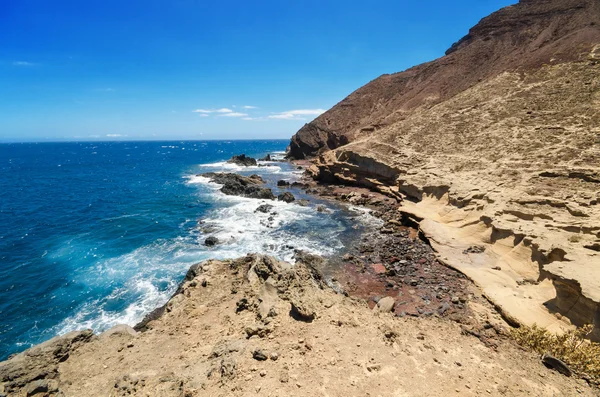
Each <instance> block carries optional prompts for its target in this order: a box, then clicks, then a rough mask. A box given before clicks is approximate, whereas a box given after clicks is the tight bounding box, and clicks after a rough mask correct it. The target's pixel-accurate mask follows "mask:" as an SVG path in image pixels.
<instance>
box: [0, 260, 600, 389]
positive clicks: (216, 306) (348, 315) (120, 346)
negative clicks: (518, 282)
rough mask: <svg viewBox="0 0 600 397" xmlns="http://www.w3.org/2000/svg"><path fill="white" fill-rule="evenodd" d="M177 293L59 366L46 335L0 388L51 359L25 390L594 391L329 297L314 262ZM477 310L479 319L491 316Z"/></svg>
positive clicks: (202, 279)
mask: <svg viewBox="0 0 600 397" xmlns="http://www.w3.org/2000/svg"><path fill="white" fill-rule="evenodd" d="M179 292H180V293H179V294H178V295H176V296H175V297H174V298H172V299H171V301H170V302H169V303H168V304H167V306H166V310H165V313H164V315H163V316H162V317H160V318H159V319H156V320H154V321H151V322H149V323H148V324H147V326H146V327H147V330H146V331H145V332H135V331H133V330H132V329H131V328H129V327H124V326H122V327H118V328H116V329H114V330H111V331H108V332H106V333H104V334H101V335H100V336H97V337H96V336H94V337H91V338H88V339H86V340H82V341H81V342H77V343H76V342H72V344H71V347H70V351H69V354H68V359H66V360H64V361H63V362H60V360H55V361H54V362H53V361H52V357H54V356H55V355H56V354H57V353H56V352H57V351H58V350H60V349H57V348H56V346H57V344H59V345H60V339H55V340H53V341H50V342H47V343H46V344H44V345H42V346H41V347H40V346H38V348H37V349H38V350H37V351H35V350H34V351H33V352H31V351H28V352H25V353H23V354H21V355H19V356H17V357H15V358H13V360H11V361H8V362H5V363H2V364H0V375H2V377H0V379H4V383H3V385H2V387H3V388H4V393H5V394H7V395H11V396H23V395H27V394H26V391H27V390H32V386H31V385H32V384H36V382H37V384H39V383H40V382H42V383H43V381H40V380H37V381H36V380H33V381H30V380H31V379H28V378H27V376H29V375H31V376H35V371H33V372H29V373H28V372H27V371H31V369H32V368H34V367H35V366H34V365H33V363H35V362H37V363H40V362H43V360H48V361H47V364H48V365H47V366H46V368H50V367H51V365H55V366H56V371H55V372H54V374H55V376H54V377H53V379H52V380H50V381H49V380H45V382H46V383H45V384H44V385H42V386H43V387H46V390H48V389H51V392H47V393H46V392H43V393H40V394H35V393H34V394H30V395H39V396H42V395H58V396H254V395H259V394H260V395H265V396H306V395H322V396H440V395H450V396H453V395H456V396H478V395H484V396H485V395H497V396H498V395H500V396H501V395H505V396H525V395H528V396H574V395H588V396H591V395H598V394H597V390H594V389H592V388H590V387H589V386H587V384H586V383H585V382H584V381H582V380H577V379H574V378H566V377H564V376H562V375H560V374H558V373H557V372H554V371H553V370H550V369H547V368H545V367H544V366H543V365H542V364H541V362H540V360H539V357H537V356H536V355H534V354H532V353H529V352H525V351H523V350H521V349H519V348H518V347H516V346H515V345H514V344H512V343H511V342H510V341H509V340H508V339H505V338H501V339H500V342H499V344H498V345H497V346H496V347H495V348H490V347H488V346H486V345H485V344H483V343H482V342H481V341H480V340H479V339H477V338H476V337H474V336H472V335H469V334H468V333H466V332H464V328H462V327H461V325H459V324H458V323H455V322H450V321H447V320H443V319H439V318H435V317H432V318H428V319H424V318H419V319H415V318H409V317H405V318H398V317H396V316H394V315H393V313H389V312H385V310H386V309H385V307H384V306H385V305H384V304H383V303H382V302H381V303H380V305H381V306H382V307H381V309H380V308H379V306H377V307H376V308H375V310H372V309H370V308H369V307H368V305H367V303H366V301H362V300H354V299H351V298H348V297H345V296H344V295H341V294H336V293H335V292H333V290H331V289H330V288H328V287H326V286H325V285H324V281H323V279H321V278H320V275H319V274H318V273H317V272H316V271H315V270H314V268H313V267H312V265H311V264H303V263H299V264H297V265H296V266H295V267H291V266H290V265H288V264H285V263H282V262H277V261H275V260H273V259H271V258H265V257H262V256H249V257H247V258H242V259H240V260H237V261H224V262H221V261H208V262H204V263H203V264H201V266H197V267H196V268H193V269H192V270H191V271H190V272H189V273H188V276H187V278H186V281H185V282H184V283H183V284H182V288H180V291H179ZM475 312H476V313H477V314H473V316H475V317H477V319H478V321H480V322H482V323H484V322H488V321H487V318H488V316H490V319H491V317H493V316H494V314H493V313H491V312H488V311H486V310H485V308H479V309H478V310H476V311H474V313H475ZM488 323H489V322H488ZM489 327H491V328H496V327H497V328H498V332H500V333H501V332H502V331H501V329H500V328H501V327H502V326H501V324H499V323H498V324H497V323H495V322H494V321H492V322H491V324H490V325H489ZM69 337H70V338H72V340H74V339H73V336H72V335H71V336H69ZM86 338H87V337H86ZM63 339H64V338H63ZM34 349H35V348H34ZM50 373H51V374H52V373H53V372H52V371H50ZM7 374H8V375H11V374H12V380H11V381H6V379H7V378H6V376H7ZM48 376H49V377H52V376H51V375H48ZM25 382H29V383H27V384H24V385H22V387H18V386H17V385H18V384H19V383H21V384H22V383H25ZM28 385H29V386H28ZM28 387H29V389H28ZM43 387H42V389H43ZM11 388H12V389H11ZM1 390H2V389H0V391H1ZM40 390H41V389H40ZM44 393H46V394H44ZM0 394H1V393H0Z"/></svg>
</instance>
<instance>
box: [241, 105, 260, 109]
mask: <svg viewBox="0 0 600 397" xmlns="http://www.w3.org/2000/svg"><path fill="white" fill-rule="evenodd" d="M242 107H243V108H244V109H258V106H249V105H246V106H242Z"/></svg>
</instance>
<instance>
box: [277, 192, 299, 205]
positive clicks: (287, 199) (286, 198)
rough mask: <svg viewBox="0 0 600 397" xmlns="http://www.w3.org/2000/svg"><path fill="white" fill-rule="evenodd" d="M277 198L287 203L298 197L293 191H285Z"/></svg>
mask: <svg viewBox="0 0 600 397" xmlns="http://www.w3.org/2000/svg"><path fill="white" fill-rule="evenodd" d="M277 200H279V201H285V202H286V203H291V202H292V201H294V200H296V198H295V197H294V195H293V194H292V193H290V192H285V193H281V194H280V195H279V196H277Z"/></svg>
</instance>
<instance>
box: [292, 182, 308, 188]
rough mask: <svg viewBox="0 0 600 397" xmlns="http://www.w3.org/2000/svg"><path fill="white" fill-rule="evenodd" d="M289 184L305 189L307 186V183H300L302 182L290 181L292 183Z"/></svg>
mask: <svg viewBox="0 0 600 397" xmlns="http://www.w3.org/2000/svg"><path fill="white" fill-rule="evenodd" d="M290 186H291V187H297V188H300V189H306V188H307V187H308V185H307V184H306V183H302V182H292V184H291V185H290Z"/></svg>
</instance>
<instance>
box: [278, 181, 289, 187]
mask: <svg viewBox="0 0 600 397" xmlns="http://www.w3.org/2000/svg"><path fill="white" fill-rule="evenodd" d="M277 186H279V187H285V186H290V183H289V182H288V181H284V180H283V179H281V180H279V181H277Z"/></svg>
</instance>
